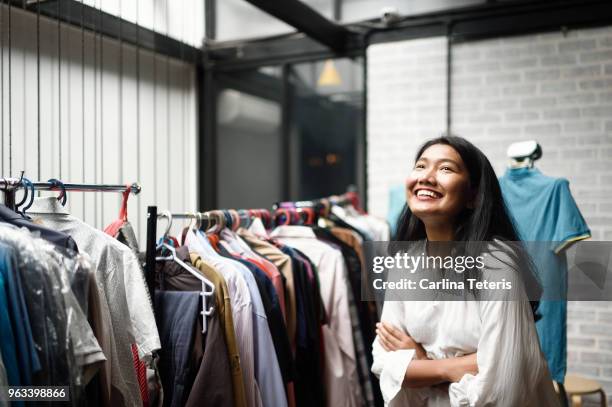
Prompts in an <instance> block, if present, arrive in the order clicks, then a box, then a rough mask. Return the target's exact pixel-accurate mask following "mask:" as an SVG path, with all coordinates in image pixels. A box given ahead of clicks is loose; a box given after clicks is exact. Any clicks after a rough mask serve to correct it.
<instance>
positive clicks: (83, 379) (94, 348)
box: [0, 223, 106, 405]
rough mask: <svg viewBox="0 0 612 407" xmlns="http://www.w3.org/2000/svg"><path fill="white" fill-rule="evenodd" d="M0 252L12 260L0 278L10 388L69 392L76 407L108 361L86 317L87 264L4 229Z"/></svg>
mask: <svg viewBox="0 0 612 407" xmlns="http://www.w3.org/2000/svg"><path fill="white" fill-rule="evenodd" d="M0 247H1V248H2V251H3V253H4V254H3V255H4V256H5V260H6V256H7V255H8V256H9V259H10V260H9V261H8V262H7V261H4V262H2V272H1V273H0V276H1V278H0V280H2V284H0V286H1V287H2V289H0V297H3V298H4V301H0V314H1V315H2V318H0V320H2V321H1V322H0V323H1V324H2V330H1V332H2V334H1V336H2V338H3V339H2V341H0V351H1V352H0V353H2V357H3V361H5V363H6V362H7V361H8V362H9V363H10V365H8V368H9V371H8V372H7V378H8V383H9V385H11V386H20V385H23V383H29V384H30V385H38V386H41V385H43V386H44V385H50V384H52V385H55V386H68V387H69V389H70V400H71V402H72V405H80V404H81V403H83V400H84V399H83V387H82V386H83V385H85V384H87V382H88V381H89V380H90V379H91V377H93V375H94V374H95V373H96V372H97V370H98V369H99V367H100V364H101V363H103V362H104V361H105V359H106V358H105V356H104V354H103V353H102V350H101V348H100V346H99V344H98V341H97V339H96V338H95V336H94V332H93V331H92V329H91V327H90V325H89V323H88V320H87V316H86V314H85V311H84V310H86V309H87V306H88V304H87V303H86V302H87V294H86V293H85V292H83V290H87V289H88V287H89V284H88V281H87V279H88V278H89V277H90V276H91V274H90V273H89V267H90V263H89V261H88V259H86V258H85V255H79V254H76V253H74V252H71V253H70V252H68V251H66V250H62V251H61V252H60V251H58V249H57V247H56V246H54V245H53V244H51V243H49V242H48V241H46V240H44V239H41V238H38V237H36V236H34V235H32V234H31V233H30V232H29V231H28V230H26V229H25V228H22V229H17V228H15V227H13V226H12V225H7V224H5V223H0ZM68 256H71V257H68ZM7 265H8V267H7ZM9 290H10V292H9ZM11 354H12V355H13V356H10V355H11ZM13 404H14V405H22V404H23V403H22V402H15V403H13ZM55 404H58V403H52V405H55ZM58 405H59V404H58Z"/></svg>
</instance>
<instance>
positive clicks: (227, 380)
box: [155, 246, 240, 407]
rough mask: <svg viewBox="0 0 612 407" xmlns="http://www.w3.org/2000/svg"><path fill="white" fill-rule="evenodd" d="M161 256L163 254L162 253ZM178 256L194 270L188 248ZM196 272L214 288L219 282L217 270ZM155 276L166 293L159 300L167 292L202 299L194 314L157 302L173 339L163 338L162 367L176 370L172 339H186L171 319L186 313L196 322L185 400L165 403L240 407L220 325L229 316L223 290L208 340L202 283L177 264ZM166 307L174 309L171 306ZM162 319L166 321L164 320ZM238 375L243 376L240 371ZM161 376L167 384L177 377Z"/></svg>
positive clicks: (159, 268)
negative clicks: (193, 295)
mask: <svg viewBox="0 0 612 407" xmlns="http://www.w3.org/2000/svg"><path fill="white" fill-rule="evenodd" d="M158 252H159V254H161V250H159V251H158ZM176 254H177V257H178V258H179V259H180V260H181V261H182V262H183V263H184V264H187V265H188V266H191V267H193V266H192V263H191V259H190V256H189V252H188V250H187V247H186V246H181V247H179V248H177V249H176ZM193 270H195V271H196V272H198V273H202V275H204V277H206V278H208V279H209V280H210V281H211V282H213V284H214V282H215V281H216V280H215V278H214V276H211V274H210V273H216V272H215V271H214V270H210V272H207V273H204V272H202V271H201V270H200V269H199V268H197V267H193ZM155 276H156V286H157V288H158V289H161V290H163V291H159V290H158V292H157V294H156V295H158V297H159V296H160V295H162V294H163V292H164V291H165V290H168V292H173V291H180V292H191V293H195V294H197V296H198V301H197V304H196V307H195V308H194V309H193V310H191V309H190V310H183V309H182V308H176V307H175V306H173V307H172V308H173V310H164V307H163V306H162V305H161V304H160V303H159V302H156V308H159V309H160V311H161V312H156V319H157V320H158V325H161V324H164V325H169V326H170V328H171V329H168V330H167V331H166V338H169V339H171V341H167V340H165V338H164V337H162V350H161V351H160V365H161V366H164V365H165V366H166V367H167V366H175V365H174V363H173V361H174V358H173V357H172V354H173V353H174V351H173V347H172V345H171V343H173V341H174V342H176V340H174V339H172V338H171V336H172V335H178V336H181V335H182V333H180V332H176V331H177V329H176V323H175V322H174V320H173V319H172V318H171V317H172V316H174V317H177V318H180V317H181V316H180V315H178V313H177V311H178V310H182V311H181V313H190V318H191V317H193V318H195V321H194V331H193V335H192V336H190V337H188V338H191V341H190V342H189V343H188V346H189V347H190V348H191V349H192V352H190V353H189V354H188V355H186V357H188V358H189V364H188V366H186V367H185V368H184V370H185V372H183V373H181V375H182V380H181V384H182V391H183V392H184V397H178V398H177V393H174V395H173V396H172V398H171V399H170V400H169V399H168V397H170V396H168V395H166V397H165V398H164V400H165V403H168V405H170V403H172V402H173V401H172V400H176V401H177V402H180V403H182V404H180V405H186V406H195V405H197V404H198V403H201V401H202V400H206V401H207V404H210V405H211V406H219V407H221V406H232V405H236V404H235V401H234V391H233V388H232V383H233V381H232V374H231V367H230V357H229V356H228V347H227V346H226V338H225V336H224V330H223V327H222V325H221V322H220V317H222V316H224V314H225V310H224V306H225V304H224V303H223V296H222V294H221V296H219V295H218V293H219V292H220V293H222V292H223V290H222V289H216V290H215V297H214V299H213V303H212V304H209V305H212V306H213V307H214V312H213V313H212V315H210V316H208V317H207V330H206V335H205V337H204V335H203V334H202V323H201V318H200V312H201V307H200V305H199V302H200V298H199V296H200V292H201V290H202V283H201V280H199V279H198V278H196V277H195V276H194V275H193V274H191V273H189V272H188V271H186V270H185V269H184V268H183V267H182V266H181V265H179V264H178V263H176V262H173V261H162V262H156V274H155ZM228 300H229V299H228ZM165 304H166V306H165V307H169V306H170V305H169V304H168V303H167V302H166V303H165ZM219 304H221V306H219ZM228 305H229V304H228ZM164 313H169V314H170V315H169V316H167V317H164ZM173 313H176V314H173ZM230 317H231V312H230ZM161 318H164V319H163V320H161ZM160 330H161V328H160ZM234 346H235V341H234ZM238 367H239V365H238ZM187 370H189V373H187V372H186V371H187ZM238 373H240V371H239V372H238ZM161 376H162V377H163V378H164V380H176V378H174V375H172V374H168V372H164V373H162V374H161ZM181 400H182V401H181Z"/></svg>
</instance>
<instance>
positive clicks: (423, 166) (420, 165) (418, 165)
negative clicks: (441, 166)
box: [414, 164, 425, 169]
mask: <svg viewBox="0 0 612 407" xmlns="http://www.w3.org/2000/svg"><path fill="white" fill-rule="evenodd" d="M414 168H418V169H421V168H425V165H423V164H417V165H415V166H414Z"/></svg>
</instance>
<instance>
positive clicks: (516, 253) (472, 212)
mask: <svg viewBox="0 0 612 407" xmlns="http://www.w3.org/2000/svg"><path fill="white" fill-rule="evenodd" d="M436 144H443V145H447V146H450V147H452V148H453V149H454V150H455V151H457V153H458V154H459V155H460V156H461V159H462V160H463V163H464V165H465V166H466V168H467V171H468V174H469V180H470V188H471V190H472V191H473V193H474V194H473V195H472V197H473V199H474V204H473V205H471V206H472V207H471V208H468V207H466V208H464V209H463V210H462V212H461V213H459V215H458V216H457V217H456V221H455V233H454V238H453V240H454V242H465V243H464V244H463V245H462V246H463V250H462V251H463V252H464V253H465V254H470V255H473V256H476V255H478V254H479V253H482V251H483V250H485V249H484V246H485V245H488V244H491V243H492V242H493V241H494V240H500V241H503V242H505V243H506V248H507V246H508V245H509V246H510V247H511V250H510V252H509V253H508V254H509V255H510V257H511V258H512V261H513V262H514V264H515V266H516V267H517V268H518V270H517V271H519V272H520V274H521V277H522V279H523V282H524V284H525V286H526V289H527V290H528V291H529V297H530V298H531V299H534V297H536V296H537V298H539V296H540V295H541V284H540V282H539V279H538V278H537V276H536V273H535V266H534V264H533V261H532V260H531V256H529V254H528V253H527V251H526V250H525V248H524V247H523V245H522V244H520V243H519V242H520V237H519V234H518V233H517V231H516V228H515V226H514V223H513V220H512V217H511V215H510V214H509V211H508V208H507V207H506V204H505V202H504V198H503V195H502V191H501V188H500V186H499V181H498V180H497V176H496V175H495V171H494V170H493V166H492V165H491V163H490V162H489V159H488V158H487V157H486V156H485V155H484V153H483V152H482V151H480V149H479V148H478V147H476V146H475V145H473V144H472V143H470V142H469V141H468V140H466V139H464V138H463V137H458V136H452V135H443V136H441V137H437V138H434V139H431V140H429V141H427V142H426V143H425V144H423V145H422V146H421V148H419V150H418V152H417V154H416V157H415V162H416V161H417V160H418V159H419V158H420V157H421V155H422V154H423V152H424V151H425V150H427V149H428V148H429V147H431V146H433V145H436ZM426 238H427V234H426V232H425V225H424V224H423V221H421V220H420V219H419V218H418V217H416V215H414V214H413V213H412V211H411V210H410V207H409V206H408V205H407V204H406V205H404V209H403V210H402V214H401V216H400V218H399V222H398V228H397V232H396V234H395V236H394V240H395V241H420V240H425V239H426ZM504 251H505V252H508V250H504ZM531 304H532V308H533V310H534V313H535V309H536V308H537V301H531Z"/></svg>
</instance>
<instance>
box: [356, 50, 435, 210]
mask: <svg viewBox="0 0 612 407" xmlns="http://www.w3.org/2000/svg"><path fill="white" fill-rule="evenodd" d="M367 60H368V163H367V174H368V197H369V202H368V206H369V210H370V212H372V213H375V214H379V215H382V216H385V214H386V211H387V205H388V201H387V198H388V197H387V194H388V190H389V187H390V186H392V185H396V184H398V183H402V182H403V180H404V177H405V175H406V174H407V172H408V170H409V169H410V168H411V166H412V162H413V160H414V154H415V153H416V148H417V147H418V146H419V144H421V143H422V141H423V140H424V139H426V138H428V137H430V135H438V134H440V133H441V132H442V131H443V130H444V129H445V128H446V38H431V39H423V40H415V41H406V42H393V43H387V44H382V45H376V46H372V47H369V48H368V52H367ZM415 78H418V80H415Z"/></svg>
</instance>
